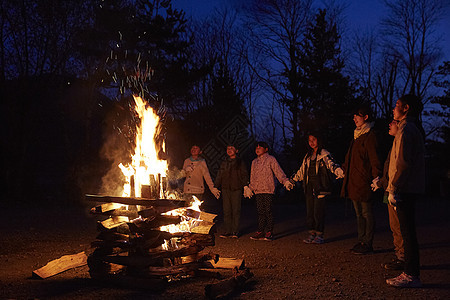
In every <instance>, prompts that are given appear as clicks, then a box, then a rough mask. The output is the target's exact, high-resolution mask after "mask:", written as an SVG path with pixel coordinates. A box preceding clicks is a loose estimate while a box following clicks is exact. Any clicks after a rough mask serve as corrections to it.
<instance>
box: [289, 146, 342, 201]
mask: <svg viewBox="0 0 450 300" xmlns="http://www.w3.org/2000/svg"><path fill="white" fill-rule="evenodd" d="M310 163H311V156H310V155H309V154H306V155H305V157H304V158H303V162H302V165H301V166H300V169H299V170H298V171H297V172H296V173H295V175H294V177H292V180H294V181H303V190H304V191H306V185H307V184H308V168H309V165H310ZM337 168H339V165H338V164H336V163H335V162H334V160H333V158H332V157H331V154H330V152H328V151H327V150H325V149H322V150H321V151H320V153H319V154H318V155H317V157H316V174H317V176H318V179H319V190H318V191H316V192H317V194H318V195H328V194H330V193H331V180H332V178H330V174H329V171H330V172H332V173H334V174H335V171H336V169H337ZM328 170H329V171H328Z"/></svg>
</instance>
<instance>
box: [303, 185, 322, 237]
mask: <svg viewBox="0 0 450 300" xmlns="http://www.w3.org/2000/svg"><path fill="white" fill-rule="evenodd" d="M305 198H306V226H307V227H308V230H309V232H310V233H311V234H314V235H320V236H323V229H324V225H325V197H321V198H318V197H317V196H316V195H314V193H313V189H312V188H310V187H308V186H307V187H306V192H305Z"/></svg>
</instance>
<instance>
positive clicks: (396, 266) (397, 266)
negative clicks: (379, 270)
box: [383, 258, 405, 270]
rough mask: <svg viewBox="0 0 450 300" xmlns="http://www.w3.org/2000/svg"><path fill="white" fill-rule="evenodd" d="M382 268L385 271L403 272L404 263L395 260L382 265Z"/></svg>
mask: <svg viewBox="0 0 450 300" xmlns="http://www.w3.org/2000/svg"><path fill="white" fill-rule="evenodd" d="M383 267H384V268H385V269H386V270H403V269H404V268H405V262H404V261H403V260H399V259H398V258H395V259H393V260H392V261H390V262H387V263H385V264H383Z"/></svg>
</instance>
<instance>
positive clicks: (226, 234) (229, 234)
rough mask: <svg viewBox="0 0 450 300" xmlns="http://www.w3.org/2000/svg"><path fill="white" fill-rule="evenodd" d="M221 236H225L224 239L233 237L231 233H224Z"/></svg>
mask: <svg viewBox="0 0 450 300" xmlns="http://www.w3.org/2000/svg"><path fill="white" fill-rule="evenodd" d="M219 236H220V237H221V238H223V239H227V238H229V237H231V233H224V234H221V235H219Z"/></svg>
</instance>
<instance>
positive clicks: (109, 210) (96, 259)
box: [86, 97, 251, 293]
mask: <svg viewBox="0 0 450 300" xmlns="http://www.w3.org/2000/svg"><path fill="white" fill-rule="evenodd" d="M134 100H135V104H136V112H137V113H138V115H139V117H140V126H139V127H138V128H137V133H136V147H135V153H134V155H133V156H132V162H131V163H130V164H127V165H123V164H120V165H119V168H120V169H121V170H122V173H123V174H124V176H125V184H124V186H123V193H122V196H101V195H86V199H87V200H89V201H95V202H103V204H101V205H98V206H95V207H93V208H92V209H91V213H92V214H95V215H97V216H99V217H100V220H99V221H98V231H99V234H98V236H97V240H96V241H94V242H92V247H94V248H95V249H94V251H93V253H92V254H91V255H89V257H88V259H87V263H88V266H89V273H90V275H91V277H92V278H95V279H100V280H107V281H109V282H113V283H114V284H125V285H128V286H135V285H136V284H137V283H138V282H141V283H142V285H143V286H142V287H145V288H155V289H156V288H160V287H161V283H162V282H168V281H170V280H174V279H179V278H183V277H185V276H192V275H194V274H196V273H197V274H198V272H199V271H200V270H202V269H208V268H229V269H234V268H235V269H236V270H238V269H243V268H244V261H243V260H242V259H219V256H218V255H217V254H211V253H210V252H208V251H204V250H205V247H208V246H214V245H215V240H214V232H215V219H216V215H214V214H210V213H206V212H202V211H200V205H201V202H200V201H198V199H196V198H195V197H194V199H193V201H191V200H189V201H188V202H190V203H186V201H185V200H180V198H181V197H180V196H179V195H178V196H177V194H176V193H174V192H173V191H170V190H169V187H168V184H167V182H168V180H167V162H166V161H164V160H160V159H158V153H159V152H160V151H164V141H160V143H159V144H157V143H156V142H155V140H157V139H156V137H158V136H159V135H160V130H161V129H160V128H161V127H160V124H159V118H158V116H157V115H156V113H154V112H153V110H152V109H151V108H150V107H148V106H147V105H146V104H145V102H144V101H143V100H142V99H141V98H139V97H135V98H134ZM169 198H171V199H169ZM187 205H190V206H189V207H187ZM236 272H237V273H236ZM236 274H237V275H236ZM245 274H246V275H245V276H244V277H245V278H247V277H249V274H251V273H250V272H249V271H248V270H247V272H246V273H245ZM240 275H242V274H240V273H239V272H238V271H235V277H236V276H240ZM230 282H234V281H230ZM234 287H235V285H234V284H233V285H231V288H234ZM211 290H214V288H211V287H208V291H209V292H208V293H211Z"/></svg>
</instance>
